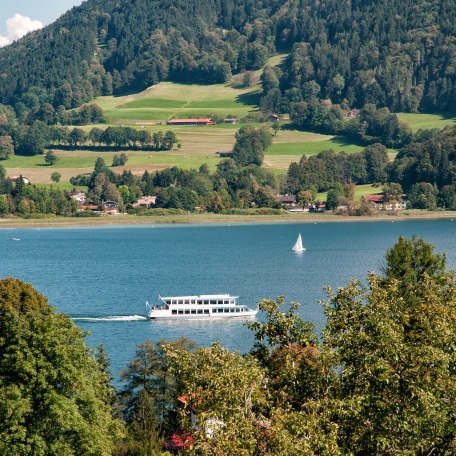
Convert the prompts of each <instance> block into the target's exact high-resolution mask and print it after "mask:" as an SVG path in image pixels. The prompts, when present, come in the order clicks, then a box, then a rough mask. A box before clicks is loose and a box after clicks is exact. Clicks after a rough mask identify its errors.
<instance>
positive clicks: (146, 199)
mask: <svg viewBox="0 0 456 456" xmlns="http://www.w3.org/2000/svg"><path fill="white" fill-rule="evenodd" d="M156 201H157V197H156V196H141V198H138V201H136V203H137V204H155V202H156Z"/></svg>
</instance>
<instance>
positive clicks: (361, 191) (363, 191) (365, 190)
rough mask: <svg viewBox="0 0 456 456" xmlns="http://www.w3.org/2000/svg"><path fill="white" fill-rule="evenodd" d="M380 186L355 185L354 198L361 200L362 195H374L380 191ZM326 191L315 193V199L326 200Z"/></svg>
mask: <svg viewBox="0 0 456 456" xmlns="http://www.w3.org/2000/svg"><path fill="white" fill-rule="evenodd" d="M381 192H382V187H374V186H373V185H372V184H363V185H357V186H356V187H355V200H357V201H361V198H362V197H363V196H364V195H374V194H375V193H381ZM327 194H328V192H321V193H318V194H317V199H318V200H320V201H326V196H327Z"/></svg>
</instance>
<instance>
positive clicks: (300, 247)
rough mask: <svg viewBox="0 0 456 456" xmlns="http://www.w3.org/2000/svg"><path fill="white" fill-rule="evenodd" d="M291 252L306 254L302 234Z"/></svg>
mask: <svg viewBox="0 0 456 456" xmlns="http://www.w3.org/2000/svg"><path fill="white" fill-rule="evenodd" d="M291 250H293V252H304V250H306V249H305V248H304V247H303V245H302V238H301V233H299V236H298V239H296V242H295V245H294V246H293V247H292V249H291Z"/></svg>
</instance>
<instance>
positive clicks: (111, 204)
mask: <svg viewBox="0 0 456 456" xmlns="http://www.w3.org/2000/svg"><path fill="white" fill-rule="evenodd" d="M102 204H103V207H104V213H105V214H111V215H113V214H118V213H119V203H117V202H116V201H102Z"/></svg>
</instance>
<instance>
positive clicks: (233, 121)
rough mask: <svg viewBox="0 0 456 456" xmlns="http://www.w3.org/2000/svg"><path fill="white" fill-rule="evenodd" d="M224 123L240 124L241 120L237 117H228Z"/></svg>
mask: <svg viewBox="0 0 456 456" xmlns="http://www.w3.org/2000/svg"><path fill="white" fill-rule="evenodd" d="M223 123H225V124H232V125H234V124H238V123H239V119H238V118H236V117H228V118H226V119H223Z"/></svg>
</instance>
